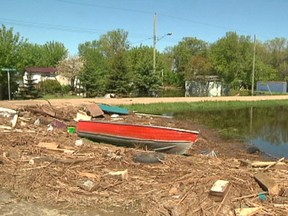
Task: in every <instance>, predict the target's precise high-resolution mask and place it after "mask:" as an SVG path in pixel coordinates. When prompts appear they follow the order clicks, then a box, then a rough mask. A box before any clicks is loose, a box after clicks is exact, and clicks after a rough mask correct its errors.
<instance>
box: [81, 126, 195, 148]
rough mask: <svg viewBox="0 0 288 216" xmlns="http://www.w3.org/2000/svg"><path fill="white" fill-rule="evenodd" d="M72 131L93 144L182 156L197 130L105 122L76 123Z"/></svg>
mask: <svg viewBox="0 0 288 216" xmlns="http://www.w3.org/2000/svg"><path fill="white" fill-rule="evenodd" d="M76 131H77V134H78V135H79V136H80V137H84V138H88V139H91V140H94V141H97V142H103V143H109V144H114V145H120V146H127V147H139V148H143V149H147V150H153V151H161V152H165V153H171V154H184V153H186V152H187V150H189V149H190V148H191V146H192V144H193V143H194V142H196V141H197V139H198V135H199V132H198V131H191V130H184V129H177V128H170V127H160V126H150V125H140V124H127V123H115V122H107V121H79V122H78V123H77V127H76Z"/></svg>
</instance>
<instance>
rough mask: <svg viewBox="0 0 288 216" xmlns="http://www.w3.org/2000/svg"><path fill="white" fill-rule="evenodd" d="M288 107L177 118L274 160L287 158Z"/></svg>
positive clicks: (246, 109) (182, 114) (196, 114)
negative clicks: (218, 134) (255, 147)
mask: <svg viewBox="0 0 288 216" xmlns="http://www.w3.org/2000/svg"><path fill="white" fill-rule="evenodd" d="M286 116H288V107H284V106H279V107H261V108H258V107H257V108H255V107H254V108H253V107H249V108H245V109H230V110H214V111H200V112H199V111H197V112H194V111H193V112H188V113H187V112H186V113H181V114H180V113H178V114H177V115H176V117H178V118H184V119H190V120H192V121H196V122H198V123H201V124H204V125H206V126H208V127H211V128H217V129H219V130H220V133H221V134H222V135H223V136H224V137H227V138H234V139H243V140H245V141H246V142H247V143H249V144H251V145H255V146H257V147H258V148H259V149H260V150H261V151H263V152H266V153H267V154H270V155H273V156H275V157H288V133H287V130H288V121H287V118H286Z"/></svg>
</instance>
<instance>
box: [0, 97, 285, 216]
mask: <svg viewBox="0 0 288 216" xmlns="http://www.w3.org/2000/svg"><path fill="white" fill-rule="evenodd" d="M251 98H253V100H266V99H288V97H287V96H273V97H268V98H267V97H264V96H259V97H231V98H228V97H221V98H130V99H129V98H124V99H118V98H117V99H116V98H113V99H112V98H111V99H100V98H97V99H76V100H74V99H73V100H71V99H69V100H60V99H57V100H50V101H49V102H50V103H48V102H47V101H33V100H30V101H2V102H0V106H1V107H6V108H13V109H14V110H17V112H18V114H19V117H18V121H17V124H16V126H15V128H13V129H7V128H2V129H0V135H1V138H0V185H1V187H2V188H5V189H6V190H8V191H11V192H12V193H13V194H14V195H15V199H13V200H12V201H11V200H6V201H5V200H4V201H1V202H0V206H5V205H6V204H8V203H9V202H18V201H20V200H25V201H27V202H29V203H37V205H38V204H47V205H48V204H49V205H58V206H61V208H65V209H69V208H77V209H81V208H85V209H86V210H87V209H93V208H96V209H98V210H102V211H103V212H106V213H107V212H108V213H109V214H107V215H153V216H154V215H156V216H157V215H171V216H177V215H237V214H236V213H235V211H236V212H237V211H238V210H236V209H243V208H249V209H252V208H256V207H259V208H258V209H254V210H255V211H257V213H256V214H255V215H287V214H288V181H287V174H288V171H287V166H286V165H287V164H286V161H284V164H281V165H280V163H278V164H277V165H275V166H272V167H271V168H269V169H267V171H264V169H263V168H255V167H251V163H249V162H253V161H267V160H272V159H271V158H267V157H265V156H264V155H262V154H261V153H255V154H248V153H247V151H246V149H247V146H245V144H244V143H242V142H240V141H239V142H237V141H233V142H232V141H228V140H222V139H221V138H220V137H219V136H218V134H217V133H216V132H215V131H213V130H209V129H207V128H206V127H205V126H203V125H195V124H191V123H187V122H183V121H178V120H175V119H173V118H158V117H151V116H141V117H140V116H137V115H135V114H133V113H132V114H130V115H127V116H120V117H118V118H112V117H111V116H110V115H105V116H104V117H103V118H104V119H105V120H109V121H120V122H130V123H135V122H137V123H140V124H150V125H160V126H169V127H176V128H183V129H189V130H200V136H199V140H198V141H197V143H195V144H194V145H193V147H192V148H191V150H190V151H189V152H188V154H187V155H185V156H183V155H165V159H164V160H160V161H159V162H158V163H139V162H137V161H135V155H137V154H138V153H141V152H144V151H145V150H143V149H137V148H124V147H117V146H113V145H109V144H104V143H101V144H98V143H94V142H92V141H89V140H86V139H82V138H80V137H78V136H77V134H76V133H68V132H67V127H68V126H75V125H76V121H74V120H73V119H74V118H75V116H76V113H77V111H78V110H84V109H85V105H86V104H88V103H106V104H110V105H119V104H127V103H143V104H145V103H151V102H180V101H183V100H184V101H188V102H192V101H204V100H228V99H230V100H251ZM8 119H9V117H1V122H0V125H9V124H10V122H9V121H8ZM43 143H44V145H43ZM51 143H52V144H53V146H54V145H57V147H56V148H50V147H51V146H50V145H49V146H50V147H49V146H48V147H47V145H48V144H51ZM212 153H216V156H215V155H213V154H212ZM247 160H249V162H247ZM282 162H283V161H282ZM278 165H280V166H278ZM119 171H120V172H122V175H112V174H111V172H119ZM259 173H261V174H263V175H265V176H266V178H268V179H269V182H270V184H269V185H268V186H269V187H268V194H267V195H265V196H264V198H263V197H260V196H259V193H260V192H262V191H263V190H265V188H263V186H262V187H260V184H258V182H257V181H256V180H255V175H257V174H259ZM217 180H227V181H229V187H228V189H227V190H226V191H225V193H223V194H222V196H214V195H211V194H210V189H211V187H212V186H213V184H214V183H215V181H217ZM271 182H272V183H271ZM271 184H272V186H271ZM275 185H276V186H277V187H276V186H275ZM274 186H275V187H274ZM275 188H276V189H275ZM266 190H267V189H266ZM275 191H276V192H275ZM0 209H1V208H0ZM113 209H118V210H117V211H116V210H115V211H113ZM119 209H120V210H121V211H119ZM0 212H1V211H0ZM103 215H104V214H103ZM251 215H253V214H251Z"/></svg>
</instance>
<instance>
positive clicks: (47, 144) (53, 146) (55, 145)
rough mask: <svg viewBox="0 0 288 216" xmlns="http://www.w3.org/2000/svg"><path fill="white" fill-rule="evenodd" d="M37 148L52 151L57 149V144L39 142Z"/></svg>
mask: <svg viewBox="0 0 288 216" xmlns="http://www.w3.org/2000/svg"><path fill="white" fill-rule="evenodd" d="M37 146H38V147H41V148H46V149H52V150H55V149H57V148H58V147H59V144H58V143H55V142H50V143H47V142H39V143H38V145H37Z"/></svg>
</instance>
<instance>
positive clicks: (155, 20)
mask: <svg viewBox="0 0 288 216" xmlns="http://www.w3.org/2000/svg"><path fill="white" fill-rule="evenodd" d="M156 22H157V15H156V13H155V14H154V28H153V73H154V74H155V73H156V43H157V35H156Z"/></svg>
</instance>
